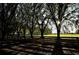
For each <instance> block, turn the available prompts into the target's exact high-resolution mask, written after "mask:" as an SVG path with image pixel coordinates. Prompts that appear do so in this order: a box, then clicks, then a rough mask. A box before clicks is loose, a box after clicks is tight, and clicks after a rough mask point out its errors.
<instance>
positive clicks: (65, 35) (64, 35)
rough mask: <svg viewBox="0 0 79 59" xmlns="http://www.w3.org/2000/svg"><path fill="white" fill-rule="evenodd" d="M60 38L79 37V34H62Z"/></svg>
mask: <svg viewBox="0 0 79 59" xmlns="http://www.w3.org/2000/svg"><path fill="white" fill-rule="evenodd" d="M44 36H48V37H57V34H49V35H44ZM60 37H79V34H60Z"/></svg>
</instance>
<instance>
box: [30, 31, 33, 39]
mask: <svg viewBox="0 0 79 59" xmlns="http://www.w3.org/2000/svg"><path fill="white" fill-rule="evenodd" d="M30 37H31V39H33V31H31V30H30Z"/></svg>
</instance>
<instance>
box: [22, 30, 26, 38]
mask: <svg viewBox="0 0 79 59" xmlns="http://www.w3.org/2000/svg"><path fill="white" fill-rule="evenodd" d="M23 35H24V38H25V37H26V29H24V30H23Z"/></svg>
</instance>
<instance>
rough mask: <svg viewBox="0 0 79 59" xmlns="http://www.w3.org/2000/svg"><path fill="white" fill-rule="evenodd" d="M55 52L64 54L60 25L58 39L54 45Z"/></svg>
mask: <svg viewBox="0 0 79 59" xmlns="http://www.w3.org/2000/svg"><path fill="white" fill-rule="evenodd" d="M53 54H55V55H62V54H64V53H63V50H62V45H61V38H60V26H58V27H57V39H56V42H55V45H54V50H53Z"/></svg>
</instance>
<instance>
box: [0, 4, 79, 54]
mask: <svg viewBox="0 0 79 59" xmlns="http://www.w3.org/2000/svg"><path fill="white" fill-rule="evenodd" d="M78 6H79V5H78V4H67V3H65V4H64V3H50V4H48V3H44V4H43V3H39V4H38V3H28V4H6V3H5V4H0V24H1V25H0V27H1V29H0V30H1V36H2V37H1V39H3V40H4V39H5V36H6V37H7V38H8V35H9V34H12V33H13V35H14V34H15V33H17V38H18V39H19V37H20V34H21V32H22V35H23V36H24V38H25V37H26V33H27V32H29V33H30V38H32V39H33V34H34V33H35V32H36V33H37V32H38V33H39V32H40V34H41V38H44V33H46V32H47V34H48V33H51V30H50V29H49V28H48V24H51V23H52V24H51V25H50V26H52V27H53V24H54V25H55V26H56V30H57V39H56V44H55V45H54V46H55V48H54V52H53V53H54V54H55V52H57V54H63V51H62V45H61V41H60V40H61V38H60V32H61V29H63V28H65V30H64V29H63V30H64V32H65V33H66V32H69V31H70V30H69V28H68V25H70V27H72V26H73V24H74V26H75V28H76V29H77V33H78V32H79V31H78V30H79V29H78V27H79V24H78V22H79V20H78V19H79V13H78V12H79V7H78ZM66 21H67V22H66ZM64 23H66V25H63V24H64ZM67 24H68V25H67ZM72 29H73V28H72Z"/></svg>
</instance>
